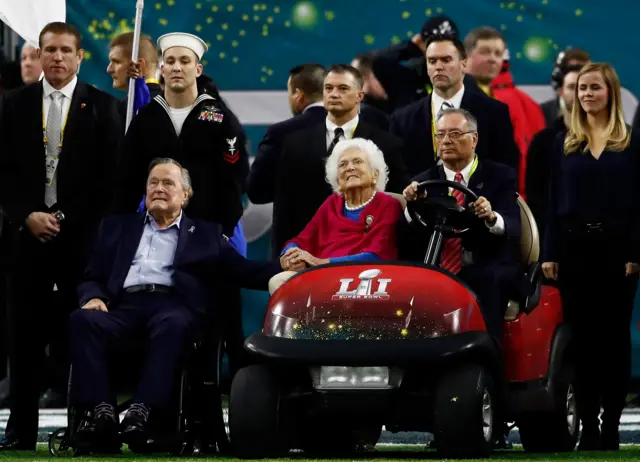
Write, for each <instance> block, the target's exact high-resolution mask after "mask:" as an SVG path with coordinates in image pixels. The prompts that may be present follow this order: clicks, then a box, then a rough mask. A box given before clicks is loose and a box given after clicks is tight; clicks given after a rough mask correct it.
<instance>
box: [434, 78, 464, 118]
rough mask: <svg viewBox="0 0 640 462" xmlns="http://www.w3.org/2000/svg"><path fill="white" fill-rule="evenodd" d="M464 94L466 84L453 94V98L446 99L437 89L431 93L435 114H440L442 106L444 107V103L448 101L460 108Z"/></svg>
mask: <svg viewBox="0 0 640 462" xmlns="http://www.w3.org/2000/svg"><path fill="white" fill-rule="evenodd" d="M463 96H464V85H462V88H460V90H458V93H456V94H455V95H453V96H452V97H451V98H449V99H447V100H445V99H444V98H442V97H441V96H440V95H438V94H437V93H436V92H435V90H434V91H433V92H432V93H431V108H432V110H433V113H434V114H438V112H439V111H440V108H441V107H442V103H444V102H445V101H448V102H449V103H450V104H451V105H452V106H453V107H454V108H456V109H460V104H462V97H463Z"/></svg>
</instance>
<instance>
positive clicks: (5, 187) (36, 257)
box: [0, 23, 122, 450]
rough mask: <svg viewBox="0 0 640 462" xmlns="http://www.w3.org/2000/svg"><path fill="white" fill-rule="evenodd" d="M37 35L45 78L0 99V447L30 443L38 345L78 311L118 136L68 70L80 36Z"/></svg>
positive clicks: (96, 97)
mask: <svg viewBox="0 0 640 462" xmlns="http://www.w3.org/2000/svg"><path fill="white" fill-rule="evenodd" d="M39 41H40V43H39V50H38V55H39V58H40V62H41V64H42V68H43V71H44V79H42V81H40V82H36V83H33V84H31V85H27V86H25V87H22V88H20V89H17V90H15V91H12V92H9V93H5V94H4V95H2V99H1V101H0V138H1V139H2V142H3V148H2V151H1V152H0V203H2V204H3V207H4V209H5V211H6V213H7V215H8V218H9V220H10V221H11V225H12V228H13V229H14V230H15V231H16V234H17V236H16V245H15V246H14V255H12V257H13V258H14V261H13V262H12V266H11V267H12V272H13V273H12V279H13V287H12V291H11V292H12V299H11V301H10V311H9V319H10V322H9V331H10V332H11V334H12V335H11V337H12V338H11V341H10V367H11V368H10V380H11V385H10V388H11V396H10V400H11V416H10V418H9V422H8V424H7V430H6V432H5V438H4V439H3V440H2V441H0V449H26V450H33V449H35V444H36V437H37V434H38V398H39V392H40V385H41V383H40V382H41V378H42V375H43V371H42V360H43V357H44V347H45V346H46V345H47V344H49V343H50V342H56V341H57V342H60V341H62V340H63V339H66V333H65V328H66V325H67V318H68V314H69V312H71V311H72V310H74V309H76V308H77V307H78V300H77V297H76V294H75V288H76V285H77V283H78V281H79V279H80V276H81V275H82V271H83V270H84V266H85V263H86V257H87V255H88V251H89V248H90V242H91V240H92V237H93V234H94V232H95V230H96V229H97V225H98V223H99V222H100V220H101V218H102V217H103V215H104V214H105V211H106V210H107V207H108V205H109V204H108V200H109V198H110V196H111V189H112V185H113V174H114V171H115V166H116V155H117V150H118V148H119V143H120V139H121V137H122V129H121V124H120V121H119V117H118V113H117V106H116V105H117V100H116V99H115V98H114V97H112V96H110V95H108V94H107V93H104V92H102V91H100V90H97V89H95V88H94V87H92V86H89V85H87V84H85V83H83V82H81V81H79V80H78V78H77V76H76V73H77V71H78V67H79V65H80V63H81V62H82V58H83V55H84V52H83V50H82V48H81V43H80V34H79V32H78V31H77V30H76V29H75V28H74V27H73V26H71V25H68V24H65V23H51V24H48V25H47V26H45V28H44V29H43V30H42V31H41V33H40V40H39ZM54 285H55V286H57V289H58V293H57V297H56V298H55V299H56V300H59V303H54V297H53V295H54ZM62 369H63V370H60V371H59V372H60V375H61V380H66V378H67V377H68V369H67V368H62Z"/></svg>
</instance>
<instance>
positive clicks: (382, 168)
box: [325, 138, 389, 192]
mask: <svg viewBox="0 0 640 462" xmlns="http://www.w3.org/2000/svg"><path fill="white" fill-rule="evenodd" d="M350 149H358V150H359V151H360V152H362V153H364V154H365V155H366V156H367V159H368V161H369V165H370V166H371V170H372V171H374V172H375V171H377V172H378V179H377V180H376V184H375V186H374V187H375V189H376V190H378V191H384V188H385V187H386V186H387V181H388V179H389V168H388V167H387V164H386V162H385V161H384V155H383V154H382V151H381V150H380V149H379V148H378V146H376V144H375V143H374V142H373V141H371V140H365V139H364V138H353V139H350V140H343V141H339V142H338V143H337V144H336V146H335V148H333V152H332V153H331V155H330V156H329V157H328V158H327V161H326V164H325V174H326V177H325V179H326V180H327V183H329V184H330V185H331V189H333V191H334V192H340V187H339V186H338V163H339V161H340V156H342V154H344V153H345V152H346V151H348V150H350Z"/></svg>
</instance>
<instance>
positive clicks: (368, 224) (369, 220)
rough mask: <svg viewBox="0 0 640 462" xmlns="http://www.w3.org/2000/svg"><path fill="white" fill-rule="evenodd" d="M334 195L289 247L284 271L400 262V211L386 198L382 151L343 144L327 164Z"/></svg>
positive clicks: (365, 143) (358, 142)
mask: <svg viewBox="0 0 640 462" xmlns="http://www.w3.org/2000/svg"><path fill="white" fill-rule="evenodd" d="M325 171H326V180H327V182H328V183H329V184H330V185H331V186H332V188H333V191H334V194H332V195H331V196H329V197H328V198H327V200H326V201H325V202H324V203H323V204H322V205H321V206H320V208H319V209H318V211H317V212H316V214H315V216H314V217H313V219H312V220H311V221H310V222H309V223H308V224H307V226H306V227H305V228H304V230H303V231H302V232H301V233H300V234H299V235H298V236H297V237H295V238H294V239H291V240H290V241H289V242H287V244H286V245H285V247H284V249H283V252H282V255H281V257H280V261H281V263H282V267H283V268H284V269H285V270H293V271H298V270H300V269H302V268H304V267H308V266H317V265H322V264H326V263H336V262H344V261H355V260H377V259H383V260H393V259H395V258H397V249H396V225H397V221H398V218H399V217H400V216H401V215H402V206H401V204H400V202H399V201H398V200H397V199H395V198H394V197H392V196H390V195H388V194H385V193H384V189H385V186H386V184H387V178H388V169H387V165H386V163H385V161H384V156H383V154H382V152H381V151H380V149H378V147H377V146H376V145H375V143H373V142H372V141H369V140H365V139H362V138H354V139H351V140H344V141H340V142H339V143H338V144H336V146H335V148H334V150H333V152H332V153H331V155H330V156H329V157H328V158H327V160H326V167H325Z"/></svg>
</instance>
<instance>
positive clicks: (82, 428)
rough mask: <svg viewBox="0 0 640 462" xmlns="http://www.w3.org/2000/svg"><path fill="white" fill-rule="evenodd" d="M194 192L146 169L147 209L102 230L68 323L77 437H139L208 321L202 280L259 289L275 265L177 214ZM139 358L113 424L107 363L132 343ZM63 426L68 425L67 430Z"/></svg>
mask: <svg viewBox="0 0 640 462" xmlns="http://www.w3.org/2000/svg"><path fill="white" fill-rule="evenodd" d="M192 194H193V192H192V190H191V182H190V177H189V172H188V171H187V170H186V169H185V168H183V167H182V166H181V165H180V164H179V163H177V162H176V161H174V160H172V159H156V160H155V161H154V162H152V164H151V165H150V168H149V176H148V180H147V188H146V208H147V212H142V213H132V214H130V215H121V216H113V217H109V218H107V219H105V220H104V221H103V223H102V224H101V227H100V230H99V233H98V237H97V242H96V245H95V249H94V252H93V254H92V257H91V260H90V262H89V264H88V267H87V270H86V273H85V280H84V281H83V282H82V284H81V285H80V286H79V288H78V294H79V299H80V300H81V309H79V310H76V311H75V312H73V313H72V314H71V317H70V347H71V360H72V372H71V387H70V406H75V407H78V408H80V409H85V410H88V412H87V413H86V415H85V418H84V420H83V422H82V423H81V424H79V425H78V427H77V429H76V440H77V441H79V442H82V443H83V444H85V445H88V446H89V447H95V448H107V449H108V448H114V447H115V448H119V447H120V445H121V443H122V442H125V443H127V444H130V445H131V444H136V443H137V442H141V441H145V440H146V438H147V437H148V433H149V428H148V422H149V417H150V416H152V417H153V416H154V414H156V413H158V414H162V413H163V412H164V411H167V410H169V409H172V404H171V398H172V396H174V394H173V391H174V389H175V384H176V377H178V376H179V374H180V371H181V370H182V368H183V367H184V364H185V359H186V357H187V355H188V353H189V351H190V348H191V347H192V345H193V344H194V342H196V341H197V340H198V339H199V338H201V337H202V335H203V334H204V332H202V325H203V324H202V319H203V318H204V316H205V314H206V315H211V314H213V315H214V316H215V308H214V306H213V303H214V302H213V300H214V295H215V294H212V293H210V290H209V286H210V285H211V284H209V283H208V282H209V281H213V280H214V279H215V278H216V274H221V273H222V272H223V271H224V272H225V273H227V274H231V275H232V276H233V277H234V278H235V279H236V280H237V281H238V283H239V285H241V286H243V287H247V288H251V289H257V290H266V289H267V284H268V281H269V279H270V278H271V277H272V276H273V275H275V274H276V273H278V272H279V271H281V267H280V265H279V264H277V263H270V262H254V261H249V260H246V259H245V258H244V257H242V256H241V255H240V254H238V253H237V252H236V251H235V250H233V249H232V247H230V245H229V244H228V242H227V240H226V239H225V237H224V236H223V235H222V233H221V229H220V227H219V226H218V225H216V224H214V223H211V222H205V221H200V220H194V219H191V218H189V217H188V216H187V215H186V213H185V212H184V211H183V207H185V206H186V205H187V203H188V200H189V198H190V197H191V195H192ZM134 345H135V346H137V347H142V350H143V351H144V352H145V353H146V355H145V356H146V357H145V359H144V362H143V365H142V367H141V368H140V374H139V376H140V377H139V380H138V385H137V389H136V391H135V394H134V396H133V400H132V404H131V407H130V408H129V409H128V411H127V413H126V415H125V417H124V419H123V420H122V422H121V423H119V422H118V415H117V413H116V411H115V406H114V405H115V403H114V400H113V398H112V390H110V387H109V383H110V374H109V370H108V364H109V359H110V358H111V357H112V355H113V354H114V353H118V352H120V353H128V352H129V351H131V349H132V348H133V346H134ZM70 425H71V424H70Z"/></svg>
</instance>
